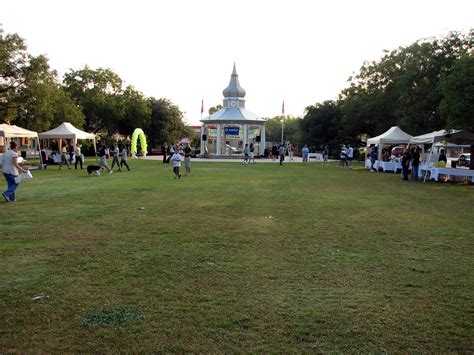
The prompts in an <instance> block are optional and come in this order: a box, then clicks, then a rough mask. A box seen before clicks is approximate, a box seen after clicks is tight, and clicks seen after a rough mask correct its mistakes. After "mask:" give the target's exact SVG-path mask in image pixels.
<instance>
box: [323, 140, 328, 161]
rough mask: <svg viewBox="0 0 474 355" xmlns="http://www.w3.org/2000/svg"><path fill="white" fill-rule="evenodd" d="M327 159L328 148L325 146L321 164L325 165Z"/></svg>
mask: <svg viewBox="0 0 474 355" xmlns="http://www.w3.org/2000/svg"><path fill="white" fill-rule="evenodd" d="M328 159H329V147H328V146H327V145H326V146H325V147H324V151H323V163H325V164H326V163H327V162H328Z"/></svg>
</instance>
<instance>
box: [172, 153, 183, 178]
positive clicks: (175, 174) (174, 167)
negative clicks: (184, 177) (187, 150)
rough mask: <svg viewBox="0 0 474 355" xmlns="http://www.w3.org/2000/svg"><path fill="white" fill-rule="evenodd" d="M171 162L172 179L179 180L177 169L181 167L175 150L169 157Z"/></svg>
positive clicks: (179, 157) (179, 175) (179, 158)
mask: <svg viewBox="0 0 474 355" xmlns="http://www.w3.org/2000/svg"><path fill="white" fill-rule="evenodd" d="M171 161H172V162H173V172H174V178H175V179H181V174H180V173H179V167H180V166H181V155H179V153H178V151H177V150H175V152H174V153H173V155H172V156H171Z"/></svg>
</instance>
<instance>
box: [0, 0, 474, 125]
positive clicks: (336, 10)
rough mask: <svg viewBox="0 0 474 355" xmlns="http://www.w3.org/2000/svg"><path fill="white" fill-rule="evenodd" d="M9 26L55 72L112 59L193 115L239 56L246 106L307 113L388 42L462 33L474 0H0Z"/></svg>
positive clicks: (218, 98) (108, 63)
mask: <svg viewBox="0 0 474 355" xmlns="http://www.w3.org/2000/svg"><path fill="white" fill-rule="evenodd" d="M0 23H1V24H2V25H3V29H4V31H5V33H18V34H19V35H20V36H21V37H23V38H24V39H25V40H26V42H27V45H28V49H29V52H30V53H32V54H34V55H38V54H45V55H46V56H47V57H48V58H49V63H50V66H51V68H53V69H56V70H57V71H58V72H59V74H60V75H61V77H62V74H64V73H65V72H66V71H68V70H69V69H74V70H78V69H81V68H83V67H84V65H86V64H87V65H89V66H90V67H92V68H93V69H97V68H99V67H102V68H110V69H112V70H113V71H114V72H115V73H117V74H118V75H119V76H120V77H121V78H122V79H123V80H124V81H125V83H126V84H130V85H133V86H134V87H135V89H137V90H139V91H141V92H142V93H143V94H144V95H146V96H148V97H149V96H153V97H155V98H161V97H164V98H168V99H170V100H171V101H172V102H173V103H174V104H176V105H178V106H179V108H180V109H181V111H183V112H185V118H186V120H187V122H188V123H190V124H199V119H200V117H201V114H200V111H201V99H202V100H204V111H205V113H207V110H208V109H209V107H211V106H215V105H217V104H222V99H223V96H222V90H223V89H224V88H226V87H227V85H228V83H229V80H230V75H231V73H232V67H233V64H234V62H235V63H236V66H237V73H238V74H239V81H240V84H241V86H242V87H243V88H244V89H245V90H246V93H247V94H246V97H245V99H246V108H247V109H249V110H250V111H252V112H254V113H255V114H257V115H259V116H262V117H273V116H277V115H280V114H281V107H282V101H283V100H285V114H287V115H294V116H302V115H303V114H304V109H305V107H307V106H309V105H313V104H315V103H318V102H323V101H324V100H332V99H336V98H337V95H338V94H339V92H340V91H341V90H342V89H343V88H345V87H346V86H347V79H348V77H349V76H350V75H351V74H353V73H354V72H358V70H359V68H360V67H361V65H362V64H363V62H364V61H366V60H368V61H372V60H378V59H380V58H381V57H382V55H383V50H384V49H387V50H393V49H396V48H398V47H399V46H407V45H409V44H411V43H413V42H415V41H416V40H418V39H422V38H428V37H444V36H446V35H447V34H448V32H449V31H462V32H464V33H467V32H468V30H469V29H470V28H471V27H474V1H472V0H458V1H456V0H453V1H447V0H442V1H441V0H397V1H395V0H391V1H384V0H331V1H317V0H271V1H270V0H268V1H267V0H239V1H235V2H232V1H219V0H133V1H130V0H80V1H79V0H62V1H61V0H0Z"/></svg>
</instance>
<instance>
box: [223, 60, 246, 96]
mask: <svg viewBox="0 0 474 355" xmlns="http://www.w3.org/2000/svg"><path fill="white" fill-rule="evenodd" d="M222 94H223V95H224V97H242V98H243V97H245V90H244V89H242V87H241V86H240V84H239V76H238V74H237V69H236V67H235V63H234V69H233V70H232V75H231V76H230V82H229V85H228V86H227V87H226V88H225V89H224V91H222Z"/></svg>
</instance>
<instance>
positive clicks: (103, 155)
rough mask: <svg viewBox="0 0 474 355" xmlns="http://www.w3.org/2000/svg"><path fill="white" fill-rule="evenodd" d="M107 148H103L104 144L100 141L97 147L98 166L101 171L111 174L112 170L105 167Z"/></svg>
mask: <svg viewBox="0 0 474 355" xmlns="http://www.w3.org/2000/svg"><path fill="white" fill-rule="evenodd" d="M107 150H108V149H107V148H106V147H105V142H104V141H101V142H100V147H99V166H100V167H101V168H102V169H107V171H108V172H109V174H112V173H113V170H112V169H110V168H109V166H108V165H107Z"/></svg>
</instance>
